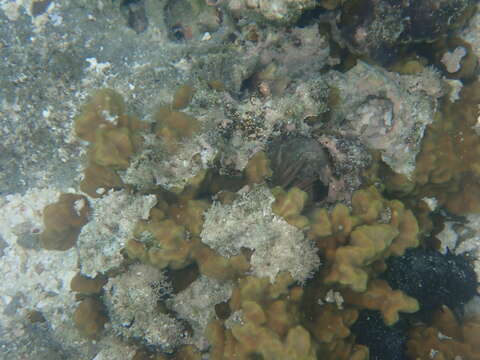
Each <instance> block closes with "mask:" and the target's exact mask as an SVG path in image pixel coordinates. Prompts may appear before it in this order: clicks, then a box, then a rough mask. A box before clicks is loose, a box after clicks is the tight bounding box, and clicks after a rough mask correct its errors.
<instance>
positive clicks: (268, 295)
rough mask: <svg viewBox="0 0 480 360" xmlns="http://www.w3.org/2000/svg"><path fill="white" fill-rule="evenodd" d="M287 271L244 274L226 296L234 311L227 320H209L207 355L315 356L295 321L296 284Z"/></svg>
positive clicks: (297, 315)
mask: <svg viewBox="0 0 480 360" xmlns="http://www.w3.org/2000/svg"><path fill="white" fill-rule="evenodd" d="M292 283H293V280H292V278H291V276H290V275H288V274H285V273H284V274H282V275H281V276H278V277H277V278H276V281H275V283H273V284H272V283H270V281H269V279H268V278H256V277H246V278H244V279H242V280H240V282H239V286H238V287H237V288H236V289H235V290H234V293H233V294H232V299H231V300H230V303H229V304H230V308H231V310H232V311H233V312H234V315H232V316H233V318H234V319H232V320H231V321H230V323H228V321H227V323H226V324H223V323H222V322H221V321H219V320H215V321H213V322H211V323H210V325H209V327H208V329H207V336H208V337H209V339H210V342H211V343H212V344H213V349H212V351H211V359H212V360H213V359H219V360H220V359H250V358H251V356H253V355H254V354H260V355H261V356H262V357H263V358H264V359H266V360H274V359H280V360H287V359H303V360H308V359H311V360H313V359H316V354H315V348H316V346H315V344H314V343H313V342H312V339H311V336H310V334H309V332H308V331H307V330H306V329H305V328H304V327H302V326H301V325H300V324H299V320H300V312H299V308H298V306H299V300H300V299H301V296H302V289H301V288H300V287H293V288H291V289H290V290H289V289H288V286H289V285H290V284H292Z"/></svg>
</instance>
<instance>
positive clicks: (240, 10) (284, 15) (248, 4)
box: [223, 0, 316, 25]
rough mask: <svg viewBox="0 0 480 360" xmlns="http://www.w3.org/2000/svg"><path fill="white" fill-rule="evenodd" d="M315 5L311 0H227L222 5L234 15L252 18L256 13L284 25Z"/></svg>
mask: <svg viewBox="0 0 480 360" xmlns="http://www.w3.org/2000/svg"><path fill="white" fill-rule="evenodd" d="M315 5H316V4H315V1H312V0H272V1H262V0H253V1H252V0H240V1H237V0H228V1H224V5H223V6H224V7H225V9H226V10H227V11H228V12H231V13H232V15H233V16H235V17H245V18H252V15H254V14H258V15H260V16H262V17H263V18H265V19H266V20H268V21H272V22H275V23H278V24H282V25H286V24H289V23H292V22H294V21H295V20H296V19H297V18H298V17H299V16H300V15H301V13H302V12H303V11H305V10H307V9H311V8H313V7H314V6H315Z"/></svg>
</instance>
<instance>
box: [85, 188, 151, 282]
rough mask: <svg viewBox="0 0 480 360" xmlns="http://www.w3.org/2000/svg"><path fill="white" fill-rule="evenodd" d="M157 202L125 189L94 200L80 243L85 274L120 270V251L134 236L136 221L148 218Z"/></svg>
mask: <svg viewBox="0 0 480 360" xmlns="http://www.w3.org/2000/svg"><path fill="white" fill-rule="evenodd" d="M156 203H157V198H156V197H155V195H145V196H141V195H140V196H137V195H132V194H129V193H128V192H127V191H125V190H121V191H110V192H109V193H108V194H107V195H105V196H104V197H102V198H100V199H96V200H91V206H92V208H93V215H92V217H91V220H90V221H89V222H88V223H87V224H86V225H85V226H84V227H83V228H82V231H81V233H80V235H79V237H78V240H77V250H78V259H79V263H80V268H81V271H82V273H83V274H84V275H87V276H90V277H95V276H96V275H97V274H98V273H105V272H107V271H108V270H111V269H115V268H116V267H118V266H119V265H120V264H121V263H122V261H123V256H122V254H121V253H120V250H121V249H123V248H124V247H125V244H126V242H127V241H128V240H130V238H131V237H132V236H133V231H134V229H135V226H136V224H137V222H138V221H139V220H146V219H148V217H149V213H150V209H151V208H152V207H153V206H155V204H156Z"/></svg>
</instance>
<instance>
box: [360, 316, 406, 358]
mask: <svg viewBox="0 0 480 360" xmlns="http://www.w3.org/2000/svg"><path fill="white" fill-rule="evenodd" d="M404 328H405V325H404V324H403V322H402V321H401V320H400V321H399V322H397V323H396V324H395V325H393V326H387V325H385V322H384V321H383V318H382V315H380V313H379V312H378V311H372V310H362V311H360V314H359V316H358V320H357V321H356V322H355V324H353V326H352V327H351V331H352V333H353V334H355V337H356V343H357V344H362V345H365V346H368V348H369V350H370V360H406V359H407V356H406V353H405V352H406V342H407V333H406V331H405V329H404Z"/></svg>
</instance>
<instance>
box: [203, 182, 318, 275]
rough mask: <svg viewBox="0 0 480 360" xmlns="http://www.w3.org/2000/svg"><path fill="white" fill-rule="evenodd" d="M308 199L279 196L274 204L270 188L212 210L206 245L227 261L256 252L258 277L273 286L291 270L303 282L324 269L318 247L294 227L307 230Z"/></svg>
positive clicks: (207, 218) (259, 188)
mask: <svg viewBox="0 0 480 360" xmlns="http://www.w3.org/2000/svg"><path fill="white" fill-rule="evenodd" d="M279 191H280V190H279ZM305 200H306V194H305V193H303V192H302V191H301V190H299V189H292V190H291V191H289V193H284V192H283V193H282V194H280V193H278V195H277V200H275V197H274V195H272V193H271V192H270V190H269V189H268V188H267V187H266V186H264V185H263V186H256V187H254V188H253V189H252V190H251V191H248V192H246V193H244V194H241V195H240V196H239V197H238V198H237V199H236V200H235V201H234V202H233V203H232V204H230V205H228V204H226V205H222V204H220V203H214V204H213V205H212V207H211V208H210V209H209V210H208V211H207V212H206V213H205V224H204V227H203V230H202V233H201V237H202V241H203V242H204V243H205V244H207V245H208V246H210V247H211V248H213V249H215V250H216V251H218V253H220V254H221V255H222V256H226V257H230V256H235V255H239V254H240V253H241V251H242V248H248V249H251V250H255V251H254V253H253V255H252V257H251V260H250V263H251V264H252V273H253V274H254V275H255V276H258V277H269V278H270V280H271V281H272V282H273V281H274V280H275V277H276V276H277V275H278V274H279V273H280V272H282V271H288V272H290V273H291V275H292V276H293V278H294V279H295V280H298V281H304V280H305V279H307V278H308V277H309V276H310V274H311V273H312V272H313V271H314V270H315V269H316V268H317V267H318V265H319V264H320V261H319V259H318V257H317V255H316V253H315V249H314V247H313V244H312V243H311V242H310V241H309V240H308V239H306V238H305V237H304V235H303V233H302V231H301V230H299V229H298V228H296V227H295V226H292V225H290V224H289V223H295V224H298V223H299V222H300V223H301V225H302V226H304V225H305V222H306V218H302V217H301V215H300V212H301V211H302V208H303V205H304V203H305ZM277 214H278V215H280V216H278V215H277ZM283 217H285V219H284V218H283Z"/></svg>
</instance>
